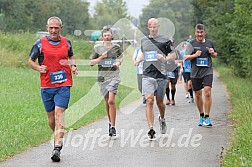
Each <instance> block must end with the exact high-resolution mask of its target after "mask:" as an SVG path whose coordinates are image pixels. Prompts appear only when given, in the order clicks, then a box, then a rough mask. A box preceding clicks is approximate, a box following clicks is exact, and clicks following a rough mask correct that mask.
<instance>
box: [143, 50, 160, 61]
mask: <svg viewBox="0 0 252 167" xmlns="http://www.w3.org/2000/svg"><path fill="white" fill-rule="evenodd" d="M144 60H145V61H157V60H158V58H157V51H150V52H144Z"/></svg>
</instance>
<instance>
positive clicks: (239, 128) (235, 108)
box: [217, 67, 252, 167]
mask: <svg viewBox="0 0 252 167" xmlns="http://www.w3.org/2000/svg"><path fill="white" fill-rule="evenodd" d="M217 70H218V71H219V73H220V78H221V80H222V81H224V83H225V85H226V86H227V89H228V91H229V93H230V96H231V98H230V101H231V104H232V111H231V113H230V115H229V118H230V119H232V120H233V122H234V134H233V136H232V145H231V147H230V148H229V149H228V151H227V153H226V155H225V157H224V160H223V163H222V166H223V167H230V166H252V112H251V111H252V103H251V101H252V94H251V92H252V84H251V79H242V78H238V77H236V76H234V74H233V72H232V70H231V69H228V68H226V67H217Z"/></svg>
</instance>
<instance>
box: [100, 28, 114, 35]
mask: <svg viewBox="0 0 252 167" xmlns="http://www.w3.org/2000/svg"><path fill="white" fill-rule="evenodd" d="M105 32H110V33H111V35H112V36H113V32H112V30H111V28H103V29H102V36H103V34H104V33H105Z"/></svg>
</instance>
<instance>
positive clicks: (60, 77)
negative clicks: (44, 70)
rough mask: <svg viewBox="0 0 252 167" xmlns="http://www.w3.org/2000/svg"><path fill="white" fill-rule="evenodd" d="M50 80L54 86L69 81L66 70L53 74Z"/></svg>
mask: <svg viewBox="0 0 252 167" xmlns="http://www.w3.org/2000/svg"><path fill="white" fill-rule="evenodd" d="M50 79H51V83H52V84H54V83H62V82H65V81H66V80H67V79H66V72H65V71H64V70H61V71H56V72H51V73H50Z"/></svg>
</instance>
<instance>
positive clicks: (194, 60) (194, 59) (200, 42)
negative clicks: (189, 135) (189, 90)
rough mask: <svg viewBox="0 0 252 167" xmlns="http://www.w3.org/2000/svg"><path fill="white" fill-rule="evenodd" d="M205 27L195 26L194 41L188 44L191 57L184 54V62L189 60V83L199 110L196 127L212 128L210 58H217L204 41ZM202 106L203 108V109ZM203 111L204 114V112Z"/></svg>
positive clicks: (207, 42) (211, 46)
mask: <svg viewBox="0 0 252 167" xmlns="http://www.w3.org/2000/svg"><path fill="white" fill-rule="evenodd" d="M205 35H206V32H205V27H204V25H203V24H197V25H196V27H195V36H196V39H194V40H192V41H191V42H190V43H191V45H192V46H193V47H194V51H193V52H192V54H191V55H188V54H187V53H186V55H185V60H191V66H192V68H191V81H192V87H193V90H194V92H195V100H196V105H197V108H198V110H199V114H200V119H199V122H198V126H202V125H206V126H212V123H211V121H210V117H209V114H210V109H211V105H212V96H211V89H212V82H213V65H212V58H216V57H217V52H216V50H215V48H214V45H213V43H212V41H210V40H208V39H205ZM203 88H204V101H203V98H202V89H203ZM203 106H204V107H203ZM204 110H205V112H204Z"/></svg>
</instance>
